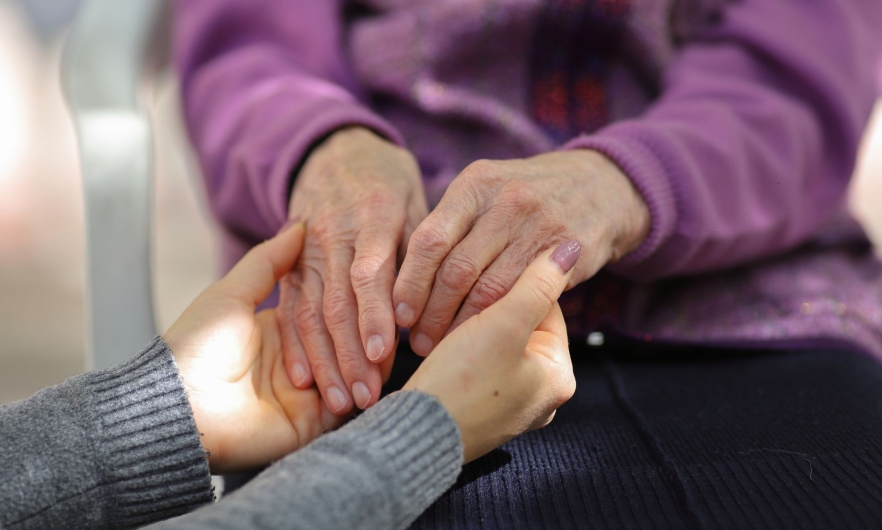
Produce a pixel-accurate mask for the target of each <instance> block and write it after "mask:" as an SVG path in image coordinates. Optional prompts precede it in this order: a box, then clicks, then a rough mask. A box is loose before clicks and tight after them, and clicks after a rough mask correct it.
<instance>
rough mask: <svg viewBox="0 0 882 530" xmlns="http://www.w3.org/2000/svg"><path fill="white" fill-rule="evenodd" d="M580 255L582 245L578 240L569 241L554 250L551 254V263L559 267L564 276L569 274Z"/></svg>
mask: <svg viewBox="0 0 882 530" xmlns="http://www.w3.org/2000/svg"><path fill="white" fill-rule="evenodd" d="M581 253H582V243H579V240H578V239H570V240H567V241H564V242H563V243H561V244H560V245H558V246H557V248H556V249H554V252H552V253H551V261H553V262H555V263H557V264H558V265H559V266H560V270H562V271H563V273H564V274H566V273H568V272H570V269H572V268H573V265H575V264H576V262H577V261H579V255H580V254H581Z"/></svg>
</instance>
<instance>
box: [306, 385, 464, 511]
mask: <svg viewBox="0 0 882 530" xmlns="http://www.w3.org/2000/svg"><path fill="white" fill-rule="evenodd" d="M340 431H341V433H342V431H345V432H346V437H347V438H349V439H356V440H358V441H359V443H358V445H359V447H360V448H359V452H360V453H362V454H363V455H364V458H368V459H372V460H376V461H378V462H382V466H381V467H379V466H378V469H382V470H383V472H384V474H388V475H389V476H390V479H391V480H389V481H387V483H389V484H398V485H399V486H400V491H398V492H397V493H396V497H397V498H398V499H399V502H398V506H399V507H400V511H399V512H398V513H397V514H395V519H396V521H395V524H394V525H393V527H394V528H404V527H405V526H407V525H408V524H409V523H410V522H411V521H413V520H415V519H416V518H417V517H419V515H420V514H421V513H423V511H425V510H426V508H428V507H429V506H430V505H431V504H432V503H433V502H435V500H437V499H438V497H440V496H441V495H442V494H443V493H444V492H445V491H447V490H448V489H449V488H450V487H451V486H452V485H453V484H454V483H455V482H456V478H457V476H459V473H460V471H461V469H462V463H463V446H462V437H461V436H460V433H459V427H457V425H456V422H454V421H453V418H452V417H451V416H450V414H448V412H447V410H446V409H445V408H444V407H443V406H442V405H441V403H439V402H438V400H437V399H436V398H435V397H433V396H431V395H429V394H424V393H422V392H415V391H399V392H396V393H394V394H391V395H389V396H387V397H386V398H384V399H382V400H380V402H379V403H377V404H376V406H374V407H372V408H371V409H369V410H367V411H366V412H365V413H364V414H362V415H361V416H359V417H358V418H356V419H355V420H354V421H352V422H351V423H349V424H348V425H346V426H345V427H344V428H343V429H341V430H340ZM330 439H331V437H327V438H326V440H330ZM321 441H322V440H321V439H320V440H319V441H318V442H317V443H320V442H321Z"/></svg>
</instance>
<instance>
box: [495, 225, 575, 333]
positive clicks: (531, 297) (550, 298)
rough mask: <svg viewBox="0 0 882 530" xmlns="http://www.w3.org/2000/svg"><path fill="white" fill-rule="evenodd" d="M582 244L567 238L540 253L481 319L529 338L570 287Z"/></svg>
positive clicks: (507, 331) (508, 331)
mask: <svg viewBox="0 0 882 530" xmlns="http://www.w3.org/2000/svg"><path fill="white" fill-rule="evenodd" d="M581 253H582V244H581V243H579V241H578V240H576V239H570V240H567V241H564V242H563V243H561V244H560V245H558V246H557V248H555V249H554V250H553V251H552V250H548V251H545V252H543V253H542V254H540V255H539V256H538V257H537V258H536V259H534V260H533V262H532V263H530V265H529V266H528V267H527V268H526V269H525V270H524V272H523V274H521V277H520V278H518V281H517V282H516V283H515V284H514V286H513V287H512V288H511V291H509V292H508V294H506V295H505V296H503V297H502V298H501V299H500V300H499V301H498V302H496V303H495V304H493V305H491V306H490V307H488V308H487V309H485V310H484V312H483V313H482V314H486V315H487V316H486V318H484V319H482V322H484V323H488V322H493V323H498V325H499V326H502V327H505V328H507V329H505V330H503V331H504V332H505V333H506V334H508V335H509V336H510V337H517V338H519V339H522V340H525V341H526V340H527V338H528V337H529V336H530V333H532V332H533V330H535V329H536V328H537V326H539V324H540V323H542V322H543V321H544V320H545V317H546V316H547V315H548V314H549V313H550V312H551V310H552V309H553V308H554V305H555V304H556V303H557V299H558V298H560V295H561V293H563V291H564V289H566V287H567V282H568V281H569V278H570V271H571V270H572V269H573V266H574V265H575V264H576V261H578V260H579V256H580V255H581Z"/></svg>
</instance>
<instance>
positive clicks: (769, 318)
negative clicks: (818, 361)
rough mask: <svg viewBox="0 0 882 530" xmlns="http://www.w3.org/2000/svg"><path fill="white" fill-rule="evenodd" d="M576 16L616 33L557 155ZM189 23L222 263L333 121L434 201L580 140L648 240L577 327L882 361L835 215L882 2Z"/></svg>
mask: <svg viewBox="0 0 882 530" xmlns="http://www.w3.org/2000/svg"><path fill="white" fill-rule="evenodd" d="M579 4H582V5H585V4H589V5H594V4H596V6H599V7H598V8H604V9H608V10H612V11H611V12H616V13H619V12H621V15H622V18H623V24H622V28H621V30H620V31H619V32H617V33H615V41H614V43H612V41H611V44H610V45H609V46H610V47H613V46H614V50H613V51H614V53H611V54H609V53H608V54H607V58H606V62H604V63H603V65H602V66H603V68H602V72H603V83H604V85H603V91H602V92H601V93H600V94H601V95H602V97H603V101H604V106H603V114H602V115H601V116H602V122H603V123H606V122H609V124H608V125H607V126H605V127H603V128H600V129H599V130H590V131H587V130H586V131H585V132H586V133H590V134H582V135H576V136H574V137H572V138H564V139H563V140H562V139H561V138H560V135H559V134H554V133H555V130H552V129H550V128H549V127H548V126H543V125H547V124H543V123H542V120H541V119H538V118H539V117H540V116H537V110H536V108H537V107H536V105H535V98H534V96H535V91H534V89H535V85H536V79H535V76H536V75H537V74H536V64H537V61H539V64H542V63H541V61H542V60H544V59H543V55H542V50H538V52H537V49H536V46H537V42H541V39H537V35H538V33H539V32H540V31H547V27H548V16H549V12H550V11H553V10H554V9H578V8H579V7H578V5H579ZM617 10H618V11H617ZM176 16H177V18H176V43H175V56H176V62H177V66H178V70H179V72H180V74H181V77H182V85H183V98H184V106H185V113H186V120H187V124H188V126H189V130H190V133H191V137H192V139H193V143H194V145H195V147H196V150H197V152H198V154H199V157H200V159H201V163H202V168H203V172H204V175H205V179H206V182H207V186H208V191H209V196H210V199H211V204H212V208H213V210H214V212H215V214H216V215H217V216H218V217H219V219H220V220H221V221H222V223H223V224H224V226H225V227H226V229H227V231H228V236H229V240H228V249H229V251H228V256H229V257H230V258H231V259H235V258H236V257H237V256H238V255H239V253H240V252H241V250H242V249H244V248H246V247H247V246H249V245H250V244H253V242H255V241H259V240H262V239H264V238H267V237H269V236H270V235H272V234H273V233H275V231H276V230H277V229H278V228H279V227H280V226H281V224H282V223H283V222H284V220H285V218H286V214H287V204H288V198H289V197H288V194H289V190H290V188H291V185H292V184H291V180H292V173H293V170H295V169H296V168H297V167H298V165H299V164H300V163H301V161H302V160H303V158H304V157H305V156H306V154H307V153H308V150H309V148H310V147H311V146H312V145H313V144H314V143H315V142H316V141H318V140H319V139H321V138H323V137H324V136H325V135H327V134H328V133H330V132H332V131H333V130H335V129H337V128H339V127H343V126H347V125H362V126H366V127H369V128H371V129H373V130H374V131H376V132H378V133H379V134H381V135H383V136H385V137H386V138H388V139H390V140H392V141H394V142H396V143H398V144H401V145H404V146H406V147H407V148H409V149H410V150H411V151H412V152H413V153H414V154H415V155H416V157H417V159H418V160H419V161H420V165H421V168H422V170H423V173H424V178H425V185H426V190H427V193H428V198H429V202H430V204H435V203H437V201H438V200H439V199H440V197H441V195H442V194H443V193H444V190H445V189H446V187H447V185H448V184H449V183H450V181H451V179H453V178H454V177H455V176H456V175H457V174H458V172H459V171H460V170H462V169H463V168H464V167H465V166H466V165H468V164H469V163H470V162H472V161H474V160H475V159H478V158H495V159H504V158H514V157H524V156H530V155H533V154H537V153H541V152H545V151H549V150H553V149H575V148H590V149H596V150H598V151H601V152H603V153H605V154H606V155H607V156H609V157H610V158H612V159H613V160H615V161H616V162H617V163H618V164H619V165H620V167H621V168H622V169H623V170H624V171H625V173H626V174H627V175H628V176H629V177H630V178H631V180H632V181H633V182H634V184H635V185H636V187H637V188H638V190H639V191H640V192H641V194H642V195H643V197H644V199H645V200H646V203H647V204H648V205H649V209H650V212H651V215H652V229H651V232H650V235H649V237H648V239H647V240H646V241H645V243H644V244H643V245H642V246H641V247H640V248H639V249H637V250H636V251H635V252H633V253H632V254H630V255H629V256H627V257H626V258H625V259H624V260H623V261H622V262H620V263H618V264H616V265H615V266H614V267H611V268H610V269H611V270H610V271H609V272H611V273H612V274H609V273H604V274H602V275H601V278H598V279H597V280H592V281H590V282H588V283H587V284H583V285H582V286H581V287H580V288H577V289H576V293H575V295H570V297H569V298H568V300H567V301H566V304H565V310H566V312H567V316H568V321H569V323H570V325H571V329H572V331H573V332H574V333H577V334H585V333H587V332H588V331H590V330H592V329H595V328H597V327H598V326H600V327H604V326H605V327H607V328H612V329H616V330H619V331H621V332H624V333H626V334H629V335H632V336H635V337H639V338H641V339H643V340H661V341H669V342H678V343H693V344H712V345H740V346H746V347H751V346H756V347H768V346H800V347H803V346H813V345H821V344H828V343H833V344H838V345H847V346H850V347H852V349H860V350H863V351H867V352H871V353H873V354H876V355H878V356H880V357H882V265H880V263H879V262H878V261H876V260H875V259H874V258H873V256H872V253H871V251H870V250H869V247H868V245H867V243H866V240H865V238H864V237H863V234H862V232H861V231H860V229H859V228H857V227H856V226H854V225H853V224H850V223H849V222H848V221H847V220H843V219H844V218H843V217H842V216H841V215H839V212H841V210H842V204H843V199H844V192H845V189H846V187H847V184H848V181H849V178H850V176H851V173H852V170H853V167H854V163H855V156H856V151H857V146H858V142H859V140H860V137H861V133H862V131H863V129H864V127H865V125H866V122H867V119H868V117H869V115H870V110H871V107H872V105H873V102H874V100H875V97H876V95H877V93H878V87H877V82H878V79H879V77H878V73H879V72H880V70H882V69H880V66H882V62H880V57H882V32H880V30H879V28H880V27H882V1H879V0H798V1H797V0H738V1H734V2H731V3H723V2H715V1H711V0H704V1H701V0H692V1H688V0H684V1H674V2H672V1H671V0H630V1H625V0H363V1H361V2H343V1H339V0H286V1H282V0H251V1H247V2H244V1H241V0H178V2H177V4H176ZM560 20H570V18H561V19H560ZM543 24H544V26H543ZM603 24H607V23H603ZM609 24H611V23H609ZM607 25H608V24H607ZM542 28H545V29H542ZM552 28H553V26H552ZM579 31H582V32H584V36H589V37H590V36H591V35H605V33H602V32H603V31H607V32H608V31H610V28H609V27H605V26H602V24H601V23H600V22H596V23H595V26H594V27H591V26H590V25H589V26H587V27H584V28H579ZM545 40H546V41H548V39H545ZM551 40H552V41H554V39H551ZM595 40H596V39H595ZM579 42H582V41H579ZM584 42H585V43H586V44H585V46H590V45H591V44H590V43H591V39H590V38H588V39H586V40H584ZM605 44H606V41H604V42H601V44H600V45H597V44H596V43H595V46H598V48H603V47H604V46H605ZM548 53H549V55H548V58H549V60H551V59H552V58H553V56H552V55H550V54H551V53H553V50H552V51H549V52H548ZM589 60H590V58H589ZM591 64H593V63H591ZM574 68H575V67H574ZM570 73H572V72H570ZM586 86H588V89H586V91H585V92H584V93H585V94H588V95H589V96H591V95H594V94H596V92H592V91H591V90H590V88H591V87H590V84H589V85H586ZM589 96H585V97H589ZM570 97H571V98H572V97H573V96H572V95H571V96H570ZM576 103H577V104H578V103H579V101H578V100H577V101H576ZM574 108H575V107H574ZM592 116H593V119H595V121H596V120H597V116H598V114H596V113H595V114H593V115H591V116H589V118H590V117H592ZM589 121H590V120H589ZM558 132H559V131H558ZM880 201H882V198H880Z"/></svg>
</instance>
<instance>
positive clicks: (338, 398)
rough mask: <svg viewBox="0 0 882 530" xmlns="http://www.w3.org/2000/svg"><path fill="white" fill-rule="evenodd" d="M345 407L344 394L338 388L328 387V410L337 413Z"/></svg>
mask: <svg viewBox="0 0 882 530" xmlns="http://www.w3.org/2000/svg"><path fill="white" fill-rule="evenodd" d="M345 407H346V396H345V395H343V391H342V390H340V389H339V388H337V387H335V386H332V387H329V388H328V410H330V411H331V412H333V413H334V414H337V413H338V412H340V411H342V410H343V409H344V408H345Z"/></svg>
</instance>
